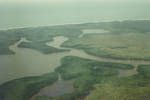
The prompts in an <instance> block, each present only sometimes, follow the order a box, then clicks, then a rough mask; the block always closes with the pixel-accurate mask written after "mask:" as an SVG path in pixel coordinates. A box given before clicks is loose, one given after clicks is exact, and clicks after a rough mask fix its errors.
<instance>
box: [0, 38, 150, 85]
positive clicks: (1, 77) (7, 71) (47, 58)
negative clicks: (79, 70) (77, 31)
mask: <svg viewBox="0 0 150 100" xmlns="http://www.w3.org/2000/svg"><path fill="white" fill-rule="evenodd" d="M68 39H69V38H67V37H64V36H57V37H54V38H53V41H52V42H48V43H46V45H48V46H53V47H55V48H59V49H62V48H63V49H70V51H68V52H59V53H52V54H43V53H40V52H38V51H36V50H32V49H28V48H19V47H18V45H19V44H20V43H21V42H31V41H28V40H26V39H25V38H21V39H20V41H18V42H16V43H15V44H14V45H11V46H10V47H9V48H10V50H12V51H14V52H16V54H15V55H0V64H1V65H0V70H1V73H0V84H2V83H4V82H6V81H9V80H13V79H17V78H22V77H27V76H37V75H42V74H45V73H49V72H53V71H54V69H55V68H56V67H58V66H60V65H61V59H62V58H63V57H65V56H78V57H81V58H86V59H91V60H95V61H103V62H114V63H124V64H132V65H134V66H135V68H134V69H132V70H119V72H120V74H119V75H120V76H130V75H134V74H137V71H136V69H137V66H138V65H139V64H150V62H149V61H139V60H138V61H137V60H118V59H111V58H103V57H97V56H93V55H90V54H87V53H86V52H84V51H83V50H79V49H74V48H65V47H61V44H63V43H64V42H65V41H67V40H68Z"/></svg>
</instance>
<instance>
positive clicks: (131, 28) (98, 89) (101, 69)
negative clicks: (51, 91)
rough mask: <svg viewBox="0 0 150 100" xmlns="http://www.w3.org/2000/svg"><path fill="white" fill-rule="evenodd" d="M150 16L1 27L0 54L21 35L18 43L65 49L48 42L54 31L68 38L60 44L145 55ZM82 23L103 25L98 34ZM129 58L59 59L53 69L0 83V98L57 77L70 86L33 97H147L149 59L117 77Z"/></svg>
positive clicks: (149, 46)
mask: <svg viewBox="0 0 150 100" xmlns="http://www.w3.org/2000/svg"><path fill="white" fill-rule="evenodd" d="M149 26H150V21H147V20H139V21H122V22H119V21H114V22H100V23H85V24H75V25H59V26H51V27H50V26H49V27H37V28H21V29H12V30H6V31H0V45H1V47H0V55H2V54H15V53H14V52H13V51H11V50H10V49H9V46H11V45H13V44H14V43H16V42H17V41H19V40H20V39H21V38H23V37H24V38H26V39H27V40H30V41H32V42H30V43H27V42H22V43H21V44H19V47H20V48H30V49H34V50H38V51H40V52H42V53H45V54H48V53H53V52H61V51H65V50H64V49H57V48H54V47H50V46H47V45H46V44H45V43H46V42H49V41H52V40H53V37H55V36H60V35H61V36H66V37H68V38H69V40H68V41H66V42H65V43H64V44H63V46H65V47H71V48H77V49H82V50H84V51H85V52H87V53H89V54H92V55H96V56H102V57H107V58H113V59H128V60H133V59H134V60H150V52H149V51H150V43H149V42H148V41H149V38H150V28H149ZM84 29H91V30H92V29H104V30H106V31H109V32H108V33H103V34H92V33H91V34H85V35H84V36H83V37H81V38H79V36H80V35H81V34H83V31H82V30H84ZM132 69H133V66H132V65H130V64H121V63H111V62H99V61H93V60H89V59H83V58H79V57H74V56H67V57H64V58H63V59H62V62H61V65H60V66H58V67H57V68H56V69H55V71H54V72H53V73H48V74H45V75H41V76H32V77H25V78H21V79H15V80H12V81H9V82H6V83H4V84H2V85H0V100H29V99H30V98H31V97H32V96H33V95H34V94H36V93H38V92H39V91H40V90H41V89H42V88H43V87H45V86H48V85H52V84H53V83H54V82H56V81H57V80H58V74H59V75H61V77H62V79H63V80H73V87H74V91H73V92H72V93H69V94H64V95H62V96H54V97H50V96H44V95H38V96H36V98H35V100H149V98H150V80H149V78H150V65H139V66H138V70H137V71H138V74H137V75H133V76H128V77H118V76H119V74H120V73H119V71H120V70H122V71H126V70H132Z"/></svg>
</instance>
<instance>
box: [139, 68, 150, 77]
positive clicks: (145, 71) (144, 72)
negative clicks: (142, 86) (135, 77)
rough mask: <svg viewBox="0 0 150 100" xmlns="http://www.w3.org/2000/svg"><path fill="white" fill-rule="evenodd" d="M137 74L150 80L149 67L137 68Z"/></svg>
mask: <svg viewBox="0 0 150 100" xmlns="http://www.w3.org/2000/svg"><path fill="white" fill-rule="evenodd" d="M138 72H139V73H140V75H142V76H144V77H145V78H150V65H140V66H138Z"/></svg>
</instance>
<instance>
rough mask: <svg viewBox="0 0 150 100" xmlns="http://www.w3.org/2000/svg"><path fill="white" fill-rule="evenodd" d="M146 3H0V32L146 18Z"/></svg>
mask: <svg viewBox="0 0 150 100" xmlns="http://www.w3.org/2000/svg"><path fill="white" fill-rule="evenodd" d="M149 9H150V0H0V29H7V28H15V27H30V26H47V25H58V24H72V23H86V22H99V21H112V20H135V19H150V13H149Z"/></svg>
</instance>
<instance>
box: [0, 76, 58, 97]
mask: <svg viewBox="0 0 150 100" xmlns="http://www.w3.org/2000/svg"><path fill="white" fill-rule="evenodd" d="M57 79H58V75H57V74H56V73H50V74H45V75H42V76H35V77H25V78H21V79H16V80H12V81H9V82H6V83H4V84H2V85H1V86H0V100H29V99H30V98H31V96H32V95H33V94H35V93H37V92H38V91H39V90H40V89H41V88H43V87H45V86H47V85H50V84H52V83H54V82H55V81H56V80H57Z"/></svg>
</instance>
